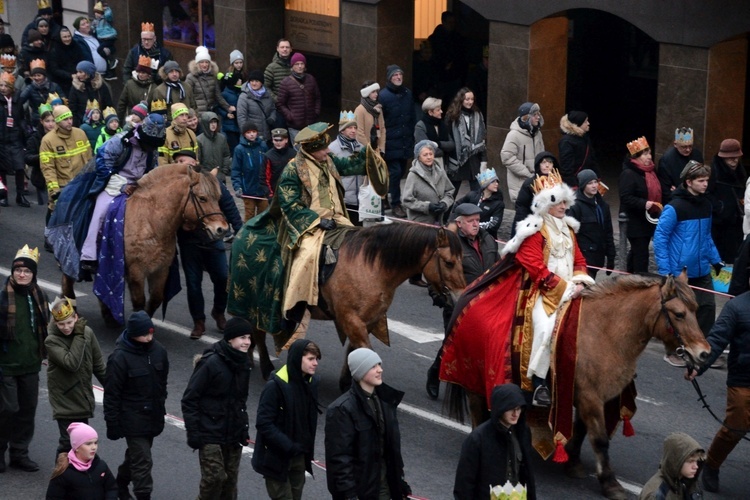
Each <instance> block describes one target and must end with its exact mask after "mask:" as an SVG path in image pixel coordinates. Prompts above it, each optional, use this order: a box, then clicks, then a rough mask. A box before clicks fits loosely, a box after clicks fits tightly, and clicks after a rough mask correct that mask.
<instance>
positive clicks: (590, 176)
mask: <svg viewBox="0 0 750 500" xmlns="http://www.w3.org/2000/svg"><path fill="white" fill-rule="evenodd" d="M598 178H599V176H598V175H596V172H594V171H593V170H590V169H588V168H587V169H585V170H581V171H580V172H578V187H579V188H580V189H583V188H585V187H586V184H588V183H589V182H591V181H593V180H596V179H598Z"/></svg>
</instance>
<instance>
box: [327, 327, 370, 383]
mask: <svg viewBox="0 0 750 500" xmlns="http://www.w3.org/2000/svg"><path fill="white" fill-rule="evenodd" d="M334 323H335V324H336V330H338V332H339V336H341V335H342V334H344V335H346V336H347V337H348V338H349V343H348V344H347V347H346V357H345V358H344V364H343V366H342V367H341V376H339V389H340V390H341V392H342V393H344V392H346V391H348V390H349V387H351V385H352V372H351V371H350V370H349V363H348V362H347V359H348V358H349V353H350V352H352V351H353V350H354V349H358V348H360V347H367V348H372V344H370V334H369V333H368V332H367V325H365V324H364V322H363V321H362V320H361V319H360V318H359V317H357V316H351V317H348V318H347V317H345V318H344V319H340V318H336V320H335V321H334Z"/></svg>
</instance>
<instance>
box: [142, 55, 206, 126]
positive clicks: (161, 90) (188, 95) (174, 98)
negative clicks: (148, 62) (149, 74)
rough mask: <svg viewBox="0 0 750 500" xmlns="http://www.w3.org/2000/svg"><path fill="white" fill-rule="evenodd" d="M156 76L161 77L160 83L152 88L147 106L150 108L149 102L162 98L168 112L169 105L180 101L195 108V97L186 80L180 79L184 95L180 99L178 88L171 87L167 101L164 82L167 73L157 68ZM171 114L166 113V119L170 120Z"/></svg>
mask: <svg viewBox="0 0 750 500" xmlns="http://www.w3.org/2000/svg"><path fill="white" fill-rule="evenodd" d="M157 74H158V77H159V78H160V79H161V81H162V83H160V84H159V85H158V86H157V87H156V88H155V89H154V90H153V92H151V95H150V96H149V98H148V108H149V109H151V103H153V102H154V101H158V100H162V101H164V102H166V103H167V111H168V112H169V107H170V106H171V105H172V104H174V103H176V102H181V103H184V104H185V106H187V107H188V108H192V109H195V99H194V97H193V89H192V88H191V87H190V85H188V84H187V83H186V82H183V81H181V82H180V83H182V88H183V89H184V90H185V97H184V98H182V99H180V92H179V90H178V89H172V92H171V94H170V99H169V102H167V84H166V83H164V81H165V80H166V79H167V74H166V73H164V68H163V67H161V68H159V71H158V72H157ZM154 80H156V77H154ZM171 116H172V115H170V114H168V115H167V119H168V120H169V121H171V120H172V118H171Z"/></svg>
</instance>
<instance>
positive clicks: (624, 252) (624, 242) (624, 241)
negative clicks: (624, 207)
mask: <svg viewBox="0 0 750 500" xmlns="http://www.w3.org/2000/svg"><path fill="white" fill-rule="evenodd" d="M617 222H618V223H619V226H620V245H619V246H620V250H619V252H618V253H619V254H620V263H621V264H620V268H619V269H620V270H621V271H625V270H626V269H627V263H628V238H627V236H626V235H627V233H628V214H626V213H625V212H620V213H619V214H618V215H617Z"/></svg>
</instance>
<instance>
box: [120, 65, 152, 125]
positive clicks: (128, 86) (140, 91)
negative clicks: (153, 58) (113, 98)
mask: <svg viewBox="0 0 750 500" xmlns="http://www.w3.org/2000/svg"><path fill="white" fill-rule="evenodd" d="M155 89H156V83H154V80H153V78H151V77H148V78H147V79H146V81H140V80H139V79H138V77H137V76H136V75H133V78H131V79H130V80H128V81H127V82H125V86H124V87H123V89H122V93H121V94H120V100H119V101H117V116H119V117H120V120H125V117H126V116H128V115H129V114H130V113H131V110H132V109H133V106H135V105H136V104H138V103H140V102H150V101H149V96H150V95H151V93H152V92H153V91H154V90H155Z"/></svg>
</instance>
